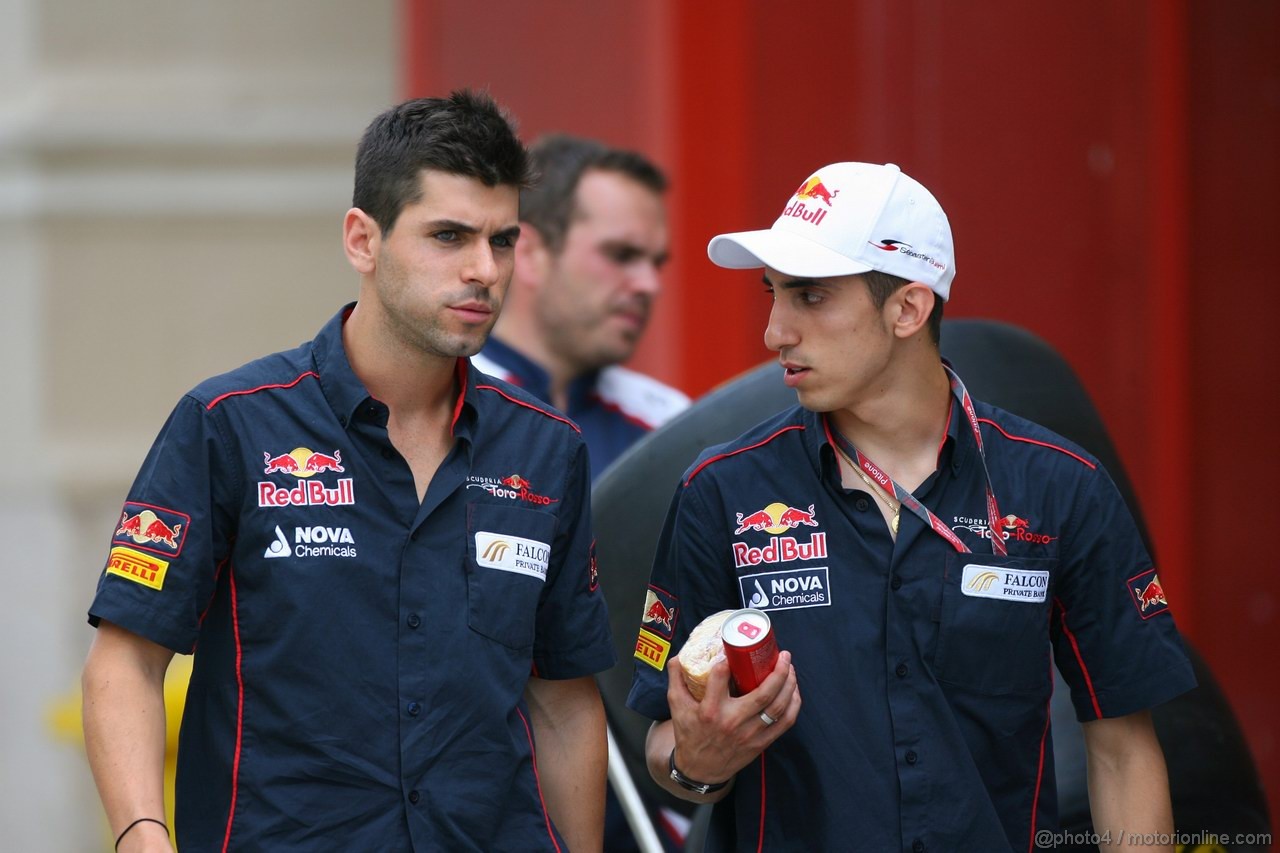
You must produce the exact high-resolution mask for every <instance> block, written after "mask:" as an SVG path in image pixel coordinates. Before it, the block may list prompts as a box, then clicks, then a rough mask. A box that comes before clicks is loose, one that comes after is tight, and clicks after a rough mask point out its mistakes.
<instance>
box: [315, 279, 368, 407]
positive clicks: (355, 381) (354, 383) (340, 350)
mask: <svg viewBox="0 0 1280 853" xmlns="http://www.w3.org/2000/svg"><path fill="white" fill-rule="evenodd" d="M355 307H356V303H354V302H352V303H349V304H347V305H344V306H343V307H342V310H340V311H339V312H338V313H337V314H335V315H333V318H332V319H330V320H329V322H328V323H325V325H324V328H323V329H321V330H320V334H318V335H316V339H315V341H313V342H312V348H311V357H312V360H313V361H314V362H315V366H316V373H318V374H319V375H320V387H321V389H323V391H324V396H325V399H327V400H328V401H329V406H330V408H332V409H333V413H334V414H335V415H337V416H338V422H339V423H341V424H342V426H344V427H345V426H347V425H348V424H350V423H351V421H352V419H353V418H354V417H355V413H356V409H358V408H359V407H360V406H362V405H364V403H365V402H366V401H367V400H370V399H372V397H370V395H369V389H367V388H365V387H364V383H363V382H361V381H360V379H359V378H358V377H357V376H356V374H355V371H353V370H352V369H351V362H350V361H348V360H347V348H346V346H345V345H344V344H343V343H342V326H343V324H344V323H346V321H347V317H349V316H350V315H351V311H352V310H353V309H354V308H355Z"/></svg>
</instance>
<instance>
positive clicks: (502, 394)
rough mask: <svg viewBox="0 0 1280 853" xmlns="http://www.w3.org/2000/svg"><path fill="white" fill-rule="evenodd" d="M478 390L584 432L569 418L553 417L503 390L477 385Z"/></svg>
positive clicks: (575, 430)
mask: <svg viewBox="0 0 1280 853" xmlns="http://www.w3.org/2000/svg"><path fill="white" fill-rule="evenodd" d="M476 388H478V389H480V390H482V391H493V392H494V393H496V394H497V395H498V396H500V397H504V398H506V399H507V401H508V402H511V403H515V404H516V405H517V406H524V407H525V408H526V409H533V410H534V411H535V412H540V413H541V414H544V415H546V416H547V417H549V418H551V419H552V420H553V421H559V422H560V423H562V424H568V425H569V426H570V427H572V429H573V431H574V432H576V433H581V432H582V430H580V429H578V425H577V424H575V423H574V422H573V421H571V420H569V419H568V418H562V417H560V416H559V415H553V414H551V413H550V412H548V411H547V410H546V409H539V408H538V407H537V406H535V405H533V404H532V403H526V402H525V401H524V400H517V399H516V398H515V397H512V396H511V395H510V394H507V393H506V392H505V391H503V390H502V389H501V388H495V387H494V386H492V385H477V386H476Z"/></svg>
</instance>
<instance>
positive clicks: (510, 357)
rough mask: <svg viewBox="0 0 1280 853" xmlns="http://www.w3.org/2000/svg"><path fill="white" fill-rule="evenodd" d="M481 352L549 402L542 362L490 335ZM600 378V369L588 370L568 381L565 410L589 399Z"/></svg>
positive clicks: (575, 408)
mask: <svg viewBox="0 0 1280 853" xmlns="http://www.w3.org/2000/svg"><path fill="white" fill-rule="evenodd" d="M483 352H484V354H485V355H486V356H487V357H489V358H491V359H493V360H494V361H496V362H497V363H498V364H500V365H502V367H504V368H506V369H507V370H509V371H511V372H512V373H513V374H514V375H515V377H516V382H515V384H516V385H519V386H520V387H521V388H523V389H524V390H526V391H528V392H529V393H530V394H532V395H533V396H535V397H537V398H538V399H539V400H541V401H542V402H544V403H548V404H550V403H551V377H550V376H549V375H548V374H547V371H545V370H543V369H542V366H541V365H539V364H537V363H536V362H534V361H532V360H531V359H529V357H528V356H526V355H525V354H524V353H522V352H520V351H519V350H517V349H515V348H514V347H512V346H511V345H509V344H506V343H504V342H502V341H500V340H498V339H497V338H496V337H492V336H491V337H490V338H489V340H488V342H487V343H486V344H485V345H484V350H483ZM599 379H600V371H599V370H589V371H587V372H586V373H584V374H582V375H581V376H578V377H577V378H575V379H574V380H573V381H572V382H570V383H569V389H568V390H569V395H568V406H567V407H566V409H567V410H566V412H565V414H569V415H572V413H574V412H576V411H579V410H580V409H582V408H585V407H586V406H587V405H588V404H589V403H590V402H591V398H592V397H593V396H594V395H595V393H596V385H597V383H598V381H599Z"/></svg>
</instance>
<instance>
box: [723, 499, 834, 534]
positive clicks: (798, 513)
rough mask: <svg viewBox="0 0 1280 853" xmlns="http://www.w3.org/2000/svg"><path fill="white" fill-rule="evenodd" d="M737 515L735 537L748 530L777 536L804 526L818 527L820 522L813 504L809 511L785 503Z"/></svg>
mask: <svg viewBox="0 0 1280 853" xmlns="http://www.w3.org/2000/svg"><path fill="white" fill-rule="evenodd" d="M736 515H737V522H736V523H737V526H738V529H737V530H735V531H733V535H734V536H741V535H742V534H743V533H746V532H747V531H748V530H763V531H764V532H766V533H772V534H773V535H775V536H776V535H778V534H779V533H785V532H787V531H788V530H794V529H795V528H797V527H799V526H800V525H802V524H803V525H805V526H807V527H817V526H818V520H817V519H816V518H815V517H814V512H813V504H809V508H808V509H799V508H797V507H794V506H788V505H787V504H784V503H771V504H769V505H768V506H767V507H765V508H764V509H758V510H756V511H755V512H752V513H747V514H745V515H744V514H743V513H737V514H736Z"/></svg>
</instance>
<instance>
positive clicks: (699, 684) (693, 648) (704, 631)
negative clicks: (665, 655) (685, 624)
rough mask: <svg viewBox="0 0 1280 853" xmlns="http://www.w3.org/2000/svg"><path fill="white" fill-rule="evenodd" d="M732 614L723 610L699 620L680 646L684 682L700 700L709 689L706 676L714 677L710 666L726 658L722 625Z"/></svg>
mask: <svg viewBox="0 0 1280 853" xmlns="http://www.w3.org/2000/svg"><path fill="white" fill-rule="evenodd" d="M730 613H733V611H732V610H721V611H720V612H719V613H712V614H711V615H710V616H708V617H707V618H706V619H703V620H702V621H701V622H699V623H698V626H697V627H696V628H694V629H693V631H692V632H691V633H690V634H689V639H688V640H685V643H684V648H682V649H680V655H679V657H680V667H681V669H683V670H684V683H685V684H687V685H689V692H690V693H692V694H693V698H694V699H697V700H698V701H699V702H701V701H702V697H703V696H704V695H706V692H707V679H708V678H709V677H710V676H711V668H712V667H713V666H715V665H716V663H717V662H719V661H722V660H724V641H723V640H721V639H720V626H722V625H724V620H725V619H727V618H728V617H729V614H730Z"/></svg>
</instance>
